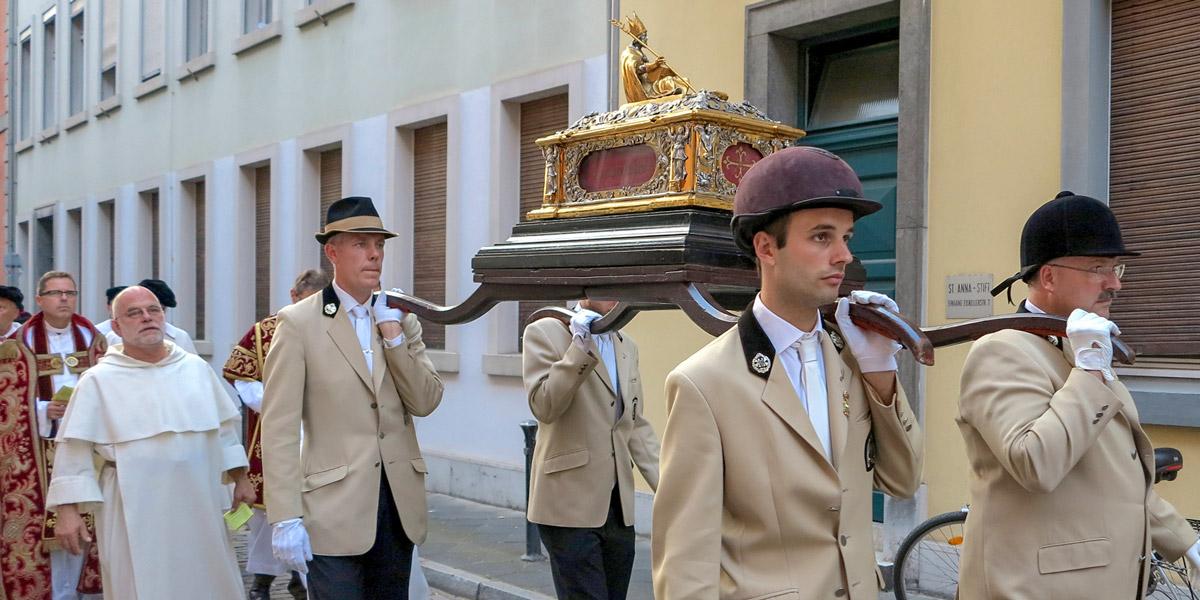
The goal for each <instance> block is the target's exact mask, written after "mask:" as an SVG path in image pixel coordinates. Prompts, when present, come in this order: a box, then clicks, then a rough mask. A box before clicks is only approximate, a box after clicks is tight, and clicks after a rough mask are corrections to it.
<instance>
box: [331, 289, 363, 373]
mask: <svg viewBox="0 0 1200 600" xmlns="http://www.w3.org/2000/svg"><path fill="white" fill-rule="evenodd" d="M326 289H327V290H329V291H331V292H332V288H326ZM335 297H336V296H335ZM330 306H332V307H333V314H329V310H328V309H329V308H330ZM322 310H324V311H325V314H326V316H327V317H329V320H328V325H327V326H326V329H325V332H326V333H328V334H329V337H330V338H331V339H333V344H334V345H335V346H337V349H338V350H339V351H340V352H341V353H342V357H343V358H345V359H346V362H348V363H350V366H351V367H352V368H353V369H354V372H355V373H358V377H359V379H361V380H362V382H363V385H365V386H367V387H369V388H371V389H375V388H374V386H372V384H371V374H370V372H369V371H367V358H366V357H365V356H363V351H362V347H361V346H359V345H358V336H357V335H356V334H355V333H354V326H353V325H351V324H350V315H348V314H346V312H345V311H343V310H340V306H339V305H338V304H336V303H334V304H332V305H331V304H330V303H328V302H327V303H325V306H324V308H323V309H322Z"/></svg>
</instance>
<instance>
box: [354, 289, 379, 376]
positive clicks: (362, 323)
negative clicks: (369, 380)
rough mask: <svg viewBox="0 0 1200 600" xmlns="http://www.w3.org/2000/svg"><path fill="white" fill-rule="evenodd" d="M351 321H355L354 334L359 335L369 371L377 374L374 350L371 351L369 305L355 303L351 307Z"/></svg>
mask: <svg viewBox="0 0 1200 600" xmlns="http://www.w3.org/2000/svg"><path fill="white" fill-rule="evenodd" d="M350 317H351V319H350V320H351V321H353V322H354V334H355V335H356V336H358V345H359V347H361V348H362V351H363V358H365V359H366V361H367V372H368V373H370V374H372V375H374V374H375V361H374V356H372V355H373V354H374V352H372V351H371V315H370V313H368V312H367V307H365V306H363V305H361V304H355V305H354V306H352V307H350Z"/></svg>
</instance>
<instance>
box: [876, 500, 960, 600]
mask: <svg viewBox="0 0 1200 600" xmlns="http://www.w3.org/2000/svg"><path fill="white" fill-rule="evenodd" d="M966 520H967V512H966V511H965V510H956V511H954V512H948V513H942V514H940V515H937V516H935V517H932V518H930V519H929V520H927V521H925V522H924V523H921V524H920V525H918V526H917V528H916V529H914V530H913V531H912V533H910V534H908V537H907V538H904V542H903V543H901V544H900V551H899V552H897V553H896V563H895V571H894V572H893V574H892V579H893V581H892V585H893V588H894V589H895V594H896V599H897V600H925V599H927V598H939V599H946V600H953V598H954V595H955V593H956V592H957V591H958V561H959V554H960V551H961V550H962V543H963V533H964V528H963V525H964V523H966Z"/></svg>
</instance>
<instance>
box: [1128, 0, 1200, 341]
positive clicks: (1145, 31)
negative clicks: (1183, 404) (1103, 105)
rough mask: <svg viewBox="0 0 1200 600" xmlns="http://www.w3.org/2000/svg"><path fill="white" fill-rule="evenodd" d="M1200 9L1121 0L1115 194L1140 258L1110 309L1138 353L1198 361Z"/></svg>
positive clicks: (1173, 1)
mask: <svg viewBox="0 0 1200 600" xmlns="http://www.w3.org/2000/svg"><path fill="white" fill-rule="evenodd" d="M1197 48H1200V3H1196V2H1189V1H1186V0H1184V1H1180V0H1151V1H1146V0H1140V1H1136V2H1135V1H1130V0H1114V2H1113V4H1112V96H1111V102H1112V107H1111V114H1112V117H1111V118H1112V122H1111V141H1110V159H1109V160H1110V166H1109V169H1110V172H1109V185H1110V190H1109V197H1110V205H1111V206H1112V209H1113V212H1115V213H1116V215H1117V219H1118V220H1119V221H1120V223H1121V230H1122V233H1123V235H1124V238H1125V245H1126V246H1127V247H1128V248H1129V249H1130V250H1133V251H1135V252H1141V253H1142V256H1140V257H1130V258H1127V259H1125V262H1126V263H1127V264H1128V265H1129V270H1128V271H1127V272H1126V274H1125V279H1124V281H1123V282H1122V283H1123V284H1124V287H1123V289H1122V290H1121V291H1120V292H1119V293H1118V295H1117V299H1116V301H1115V302H1114V303H1113V318H1114V320H1115V321H1116V322H1117V323H1118V324H1119V325H1120V327H1121V333H1122V337H1123V338H1124V339H1125V340H1126V341H1128V342H1129V343H1130V344H1131V345H1132V346H1133V347H1134V348H1135V349H1136V350H1137V351H1138V352H1139V353H1141V354H1146V355H1157V356H1200V235H1198V234H1197V231H1200V200H1198V199H1197V198H1200V167H1198V166H1197V165H1200V143H1198V142H1197V141H1196V139H1197V138H1196V132H1197V131H1200V105H1197V104H1196V101H1195V90H1196V89H1197V88H1200V61H1197V60H1196V59H1197V57H1198V56H1200V51H1198V50H1197Z"/></svg>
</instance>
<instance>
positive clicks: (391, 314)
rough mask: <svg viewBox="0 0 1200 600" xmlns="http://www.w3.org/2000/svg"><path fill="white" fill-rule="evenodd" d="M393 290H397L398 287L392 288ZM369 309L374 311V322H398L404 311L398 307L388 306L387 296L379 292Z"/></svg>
mask: <svg viewBox="0 0 1200 600" xmlns="http://www.w3.org/2000/svg"><path fill="white" fill-rule="evenodd" d="M392 291H393V292H399V291H400V288H392ZM371 310H372V311H374V312H375V324H376V325H378V324H380V323H387V322H389V321H396V322H397V323H398V322H400V319H403V318H404V311H402V310H400V309H399V308H390V307H389V306H388V303H387V296H385V295H383V294H380V295H379V297H378V298H376V299H375V303H374V304H372V305H371Z"/></svg>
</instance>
